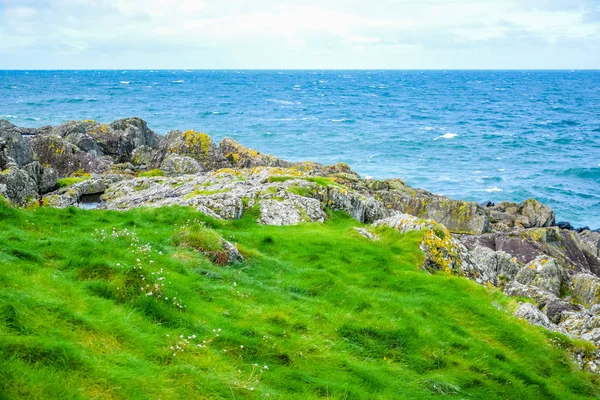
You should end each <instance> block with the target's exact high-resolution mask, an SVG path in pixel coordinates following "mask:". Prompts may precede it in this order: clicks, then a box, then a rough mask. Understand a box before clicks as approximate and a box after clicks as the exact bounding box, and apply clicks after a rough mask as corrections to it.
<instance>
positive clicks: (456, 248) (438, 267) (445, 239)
mask: <svg viewBox="0 0 600 400" xmlns="http://www.w3.org/2000/svg"><path fill="white" fill-rule="evenodd" d="M373 225H374V226H388V227H390V228H393V229H396V230H398V231H400V232H402V233H405V232H410V231H425V234H424V236H423V240H422V241H421V245H420V248H421V250H422V251H423V253H424V254H425V261H424V262H423V268H424V269H426V270H428V271H430V272H435V271H445V272H454V273H455V274H458V275H463V276H467V277H470V278H472V279H475V280H478V281H479V282H481V283H483V280H484V279H485V277H481V276H480V274H479V271H477V270H475V269H474V267H473V265H472V264H471V262H470V260H469V258H468V252H467V249H466V248H465V247H464V246H463V245H462V244H461V243H459V242H458V241H457V240H455V239H454V238H453V237H452V235H451V234H450V232H449V231H448V229H446V227H444V226H443V225H441V224H438V223H437V222H435V221H433V220H423V219H419V218H417V217H414V216H412V215H407V214H399V213H398V214H395V215H392V216H391V217H388V218H384V219H381V220H378V221H376V222H375V223H374V224H373Z"/></svg>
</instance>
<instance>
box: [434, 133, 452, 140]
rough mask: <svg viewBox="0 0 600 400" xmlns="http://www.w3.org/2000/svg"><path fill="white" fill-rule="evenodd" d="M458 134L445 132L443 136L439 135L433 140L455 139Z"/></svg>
mask: <svg viewBox="0 0 600 400" xmlns="http://www.w3.org/2000/svg"><path fill="white" fill-rule="evenodd" d="M457 136H458V135H457V134H456V133H450V132H448V133H444V134H443V135H442V136H438V137H436V138H434V139H433V140H439V139H454V138H455V137H457Z"/></svg>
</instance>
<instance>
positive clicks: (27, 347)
mask: <svg viewBox="0 0 600 400" xmlns="http://www.w3.org/2000/svg"><path fill="white" fill-rule="evenodd" d="M255 219H256V215H253V214H252V213H248V214H247V215H245V216H244V218H242V219H241V220H237V221H218V220H213V219H211V218H209V217H206V216H204V215H201V214H198V213H197V212H195V211H193V210H192V209H189V208H162V209H138V210H133V211H128V212H123V213H119V212H114V211H99V210H89V211H86V210H80V209H77V208H67V209H63V210H58V209H51V208H38V209H35V210H25V211H23V210H16V209H12V208H9V207H7V206H6V205H5V204H0V397H1V398H7V399H17V398H75V399H77V398H82V399H83V398H98V399H155V398H161V399H188V398H195V399H198V398H206V399H219V398H226V399H242V398H248V399H254V398H257V399H258V398H267V397H268V398H282V399H283V398H285V399H317V398H333V399H338V398H339V399H377V398H380V399H396V398H410V399H439V398H448V399H462V398H469V399H486V400H492V399H583V398H597V397H596V396H598V389H597V384H598V378H597V377H596V376H592V375H590V374H587V373H584V372H581V371H579V370H578V369H577V367H576V366H575V365H574V364H573V363H572V362H571V360H570V358H569V356H568V355H567V353H566V352H565V350H563V349H562V348H563V347H568V346H571V345H573V344H572V342H570V341H569V340H568V339H566V338H565V337H563V336H560V335H557V334H550V333H545V331H543V330H542V329H540V328H537V327H533V326H529V325H527V324H526V323H524V322H521V321H519V320H516V319H514V318H513V317H511V316H510V313H509V312H508V311H507V310H509V309H510V308H511V307H513V306H514V302H513V300H511V299H509V298H507V297H505V296H503V295H502V294H501V293H499V292H494V291H490V290H487V289H485V288H483V287H480V286H478V285H476V284H475V283H473V282H470V281H467V280H465V279H463V278H458V277H453V276H448V275H445V274H436V275H429V274H428V273H426V272H424V271H422V270H421V269H420V268H418V267H417V266H418V265H419V264H420V262H421V261H422V257H423V256H422V254H421V253H420V251H419V249H418V243H419V242H420V240H421V234H419V233H414V232H413V233H409V234H399V233H397V232H395V231H392V230H388V229H379V230H378V232H377V233H378V235H379V236H381V240H379V241H376V242H372V241H369V240H367V239H365V238H363V237H361V236H360V235H358V234H357V233H356V232H355V230H354V229H353V227H354V226H357V225H358V224H357V223H356V221H354V220H352V219H350V218H349V217H347V216H345V215H343V214H337V213H331V214H330V220H329V221H328V222H327V223H326V224H304V225H300V226H291V227H270V226H261V225H258V224H256V223H255V222H254V220H255ZM221 237H224V238H225V239H227V240H229V241H232V242H235V243H238V245H239V248H240V251H241V252H242V254H243V255H244V256H245V261H244V262H243V263H242V264H239V265H232V266H228V267H220V266H217V265H215V264H213V263H212V262H211V261H210V260H209V259H208V258H207V257H206V256H205V255H204V254H203V253H202V252H201V251H199V249H202V250H205V249H213V250H214V249H218V248H219V246H220V242H219V240H220V238H221ZM162 285H164V286H162ZM149 293H150V294H149ZM559 342H560V343H561V345H560V346H558V345H556V343H559ZM265 366H266V367H267V368H265ZM251 389H252V390H251Z"/></svg>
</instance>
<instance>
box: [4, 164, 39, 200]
mask: <svg viewBox="0 0 600 400" xmlns="http://www.w3.org/2000/svg"><path fill="white" fill-rule="evenodd" d="M0 195H1V196H4V197H6V198H7V199H8V200H9V201H11V202H12V203H14V204H17V205H19V206H26V205H29V204H32V203H34V202H36V201H37V200H38V198H39V196H38V185H37V182H36V181H34V180H33V178H32V177H31V176H30V175H29V173H28V172H27V171H25V170H22V169H18V168H9V169H7V170H4V171H2V172H0Z"/></svg>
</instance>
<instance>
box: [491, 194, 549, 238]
mask: <svg viewBox="0 0 600 400" xmlns="http://www.w3.org/2000/svg"><path fill="white" fill-rule="evenodd" d="M489 212H490V222H491V224H492V227H493V229H494V230H496V231H508V230H510V229H513V228H543V227H551V226H554V224H555V215H554V211H552V209H551V208H550V207H548V206H546V205H544V204H542V203H540V202H539V201H537V200H535V199H528V200H525V201H524V202H522V203H520V204H517V203H511V202H508V201H505V202H502V203H498V204H497V205H495V206H492V207H490V209H489Z"/></svg>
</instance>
